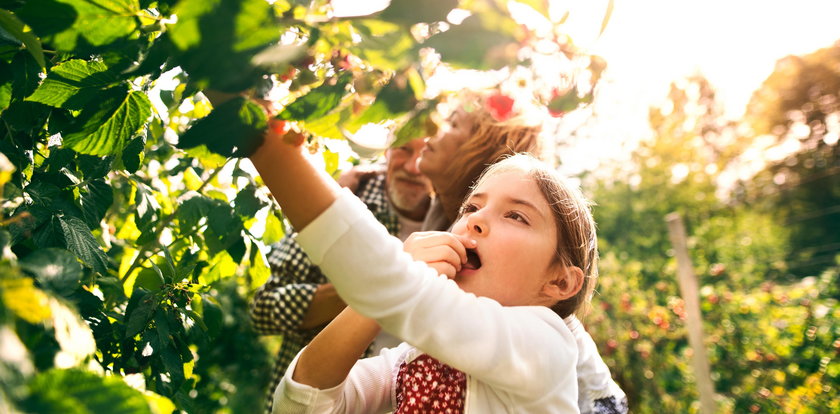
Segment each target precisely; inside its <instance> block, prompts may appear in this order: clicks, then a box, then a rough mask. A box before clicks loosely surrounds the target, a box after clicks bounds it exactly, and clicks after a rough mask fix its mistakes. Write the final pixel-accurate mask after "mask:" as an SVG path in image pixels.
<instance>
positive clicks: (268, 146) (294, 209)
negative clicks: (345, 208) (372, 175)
mask: <svg viewBox="0 0 840 414" xmlns="http://www.w3.org/2000/svg"><path fill="white" fill-rule="evenodd" d="M271 122H272V127H271V128H268V130H267V132H266V135H265V141H264V142H263V144H262V145H261V146H260V147H259V148H257V150H256V151H255V152H254V153H253V154H252V155H251V157H250V158H251V162H252V163H253V164H254V167H256V169H257V171H259V173H260V176H261V177H262V179H263V181H264V182H265V184H266V186H268V189H269V190H271V194H272V195H273V196H274V198H275V199H277V202H279V203H280V206H282V207H283V214H285V216H286V218H288V219H289V221H290V222H291V223H292V226H293V227H294V228H296V229H303V228H304V227H306V225H308V224H309V223H310V222H312V220H314V219H315V218H316V217H318V216H319V215H320V214H321V213H322V212H324V210H326V209H327V207H329V206H330V205H331V204H332V203H333V201H335V200H336V198H337V197H338V192H339V191H340V189H341V188H340V187H339V185H338V184H337V183H336V182H335V180H333V179H332V178H331V177H330V176H328V175H327V173H326V172H324V171H320V170H318V169H317V168H315V166H314V165H312V164H311V163H310V162H309V160H307V159H306V156H305V155H304V154H303V147H302V146H301V145H300V144H301V143H302V141H303V136H301V135H300V134H298V133H296V132H293V131H290V132H288V133H287V134H285V136H284V135H281V134H279V133H278V132H276V130H277V129H282V128H274V126H276V125H277V124H276V123H279V122H282V121H277V120H272V121H271ZM295 140H297V141H298V142H296V143H290V142H287V141H295ZM295 144H297V145H295Z"/></svg>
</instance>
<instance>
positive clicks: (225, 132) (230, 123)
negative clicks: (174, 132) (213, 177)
mask: <svg viewBox="0 0 840 414" xmlns="http://www.w3.org/2000/svg"><path fill="white" fill-rule="evenodd" d="M267 125H268V117H267V116H266V114H265V110H264V109H263V108H262V107H261V106H259V105H257V104H256V103H254V102H252V101H251V100H248V99H246V98H242V97H238V98H235V99H231V100H229V101H227V102H225V103H223V104H221V105H219V106H218V107H217V108H215V109H214V110H213V112H210V115H207V116H206V117H204V118H201V119H199V120H198V121H197V122H195V123H194V124H192V126H190V129H188V130H187V131H186V132H184V133H183V134H181V138H180V140H179V141H178V148H193V147H196V146H198V145H206V146H207V148H208V149H209V150H211V151H213V152H215V153H217V154H221V155H225V156H247V155H250V154H251V153H252V152H253V151H254V150H256V149H257V147H259V146H260V145H261V144H262V140H263V133H264V132H265V128H266V126H267Z"/></svg>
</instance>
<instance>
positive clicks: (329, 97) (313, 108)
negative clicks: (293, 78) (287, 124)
mask: <svg viewBox="0 0 840 414" xmlns="http://www.w3.org/2000/svg"><path fill="white" fill-rule="evenodd" d="M349 82H350V76H340V77H339V78H338V79H337V80H336V82H335V84H333V85H331V84H329V83H328V82H325V83H324V84H323V85H321V86H319V87H317V88H315V89H313V90H311V91H309V93H307V94H306V95H303V96H301V97H300V98H297V99H296V100H295V101H294V102H292V103H291V104H290V105H288V106H287V107H286V108H284V109H283V112H281V113H280V115H279V116H278V118H280V119H285V120H290V121H311V120H314V119H318V118H320V117H323V116H325V115H327V114H328V113H330V112H331V111H332V110H333V109H335V108H336V107H338V105H339V104H340V103H341V100H342V99H343V98H344V95H346V93H347V84H348V83H349Z"/></svg>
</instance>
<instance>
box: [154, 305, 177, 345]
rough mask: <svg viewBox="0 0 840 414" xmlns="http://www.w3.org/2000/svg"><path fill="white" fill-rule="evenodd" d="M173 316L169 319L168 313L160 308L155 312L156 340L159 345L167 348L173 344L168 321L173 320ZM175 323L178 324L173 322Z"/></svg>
mask: <svg viewBox="0 0 840 414" xmlns="http://www.w3.org/2000/svg"><path fill="white" fill-rule="evenodd" d="M173 318H174V315H172V317H170V315H169V314H168V312H166V310H164V308H163V307H162V306H161V307H159V308H157V310H156V311H155V328H157V332H158V339H159V340H160V343H161V345H163V346H167V345H169V344H172V343H173V340H172V332H171V331H170V329H169V319H173ZM175 323H180V322H178V321H175Z"/></svg>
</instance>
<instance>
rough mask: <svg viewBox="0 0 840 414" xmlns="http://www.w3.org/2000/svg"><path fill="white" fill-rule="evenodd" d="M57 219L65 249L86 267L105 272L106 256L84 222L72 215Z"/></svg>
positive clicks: (106, 266) (106, 269)
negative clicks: (65, 245)
mask: <svg viewBox="0 0 840 414" xmlns="http://www.w3.org/2000/svg"><path fill="white" fill-rule="evenodd" d="M58 221H59V223H60V224H61V231H62V233H63V234H64V241H65V243H66V244H67V249H68V250H70V251H71V252H73V253H75V254H76V256H77V257H78V258H79V259H81V260H82V263H84V264H85V265H87V266H88V267H91V268H93V270H95V271H97V272H99V273H102V274H106V273H107V272H108V256H107V255H105V252H103V251H102V248H101V247H100V246H99V243H97V242H96V239H95V238H94V237H93V234H91V232H90V229H88V226H87V225H86V224H85V222H84V221H82V220H81V219H80V218H78V217H72V216H63V217H58Z"/></svg>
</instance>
